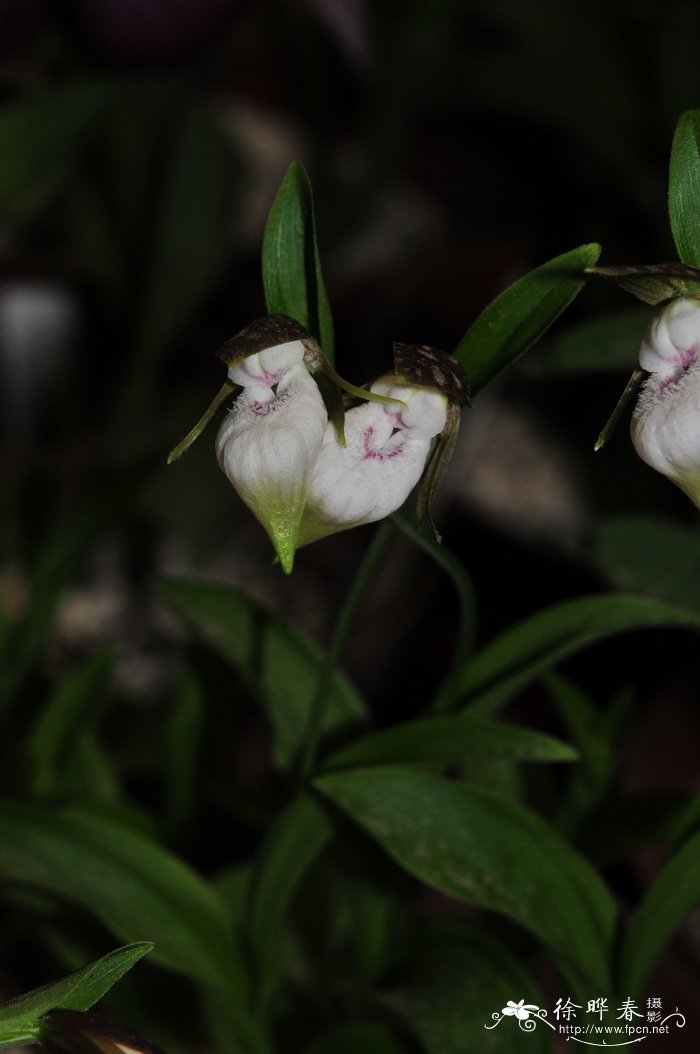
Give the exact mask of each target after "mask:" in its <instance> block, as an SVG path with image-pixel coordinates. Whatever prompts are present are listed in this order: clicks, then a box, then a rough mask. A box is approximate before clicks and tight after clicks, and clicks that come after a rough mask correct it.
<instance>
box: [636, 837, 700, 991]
mask: <svg viewBox="0 0 700 1054" xmlns="http://www.w3.org/2000/svg"><path fill="white" fill-rule="evenodd" d="M699 901H700V831H696V832H695V834H693V835H692V836H691V837H690V838H689V839H688V841H687V842H686V843H685V844H684V845H683V846H681V848H680V849H679V850H678V851H677V852H675V853H674V854H673V856H672V857H671V858H670V859H669V860H668V861H667V862H666V863H665V864H664V866H663V867H662V869H661V871H660V872H659V873H658V875H657V876H656V878H655V880H654V883H653V885H652V886H651V888H650V889H649V891H648V893H647V895H646V896H645V898H644V900H643V901H642V903H641V904H640V906H639V907H638V908H637V911H636V912H635V914H634V916H633V918H632V921H631V923H630V926H629V929H628V931H627V936H626V938H625V940H624V942H623V945H622V950H621V955H620V982H621V983H620V990H621V991H623V990H624V991H625V992H629V993H631V994H634V995H641V993H642V986H643V985H644V982H645V981H646V980H647V978H648V976H649V973H650V972H651V970H652V968H653V966H654V964H655V963H656V961H657V959H658V958H659V956H660V955H661V953H662V951H663V949H664V948H665V946H666V944H667V943H668V941H669V940H670V939H671V937H672V936H673V934H674V933H675V932H676V930H677V929H678V927H679V926H680V925H681V923H682V922H683V920H684V919H685V918H686V916H687V915H688V913H689V912H690V911H691V910H692V908H694V907H695V905H696V904H697V903H698V902H699Z"/></svg>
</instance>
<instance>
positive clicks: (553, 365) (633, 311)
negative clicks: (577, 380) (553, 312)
mask: <svg viewBox="0 0 700 1054" xmlns="http://www.w3.org/2000/svg"><path fill="white" fill-rule="evenodd" d="M653 317H654V312H652V311H650V310H649V308H647V307H631V308H627V309H626V310H624V311H609V312H605V313H604V314H600V315H595V316H594V317H593V318H590V319H586V320H584V321H583V322H580V323H579V324H578V325H576V326H570V327H569V328H568V329H565V330H564V332H563V333H561V334H559V335H558V336H555V337H554V338H552V339H551V340H548V341H547V342H546V343H545V344H543V345H542V347H540V348H539V349H538V352H537V355H534V356H533V357H532V358H531V359H530V361H529V363H528V366H527V374H528V376H532V377H560V376H562V377H563V376H569V375H572V374H588V373H617V372H620V373H623V372H625V371H627V372H629V371H630V370H631V369H632V368H633V367H634V366H635V365H636V361H637V355H638V354H639V345H640V344H641V342H642V337H643V336H644V333H645V331H646V329H647V327H648V326H649V323H650V322H651V320H652V318H653Z"/></svg>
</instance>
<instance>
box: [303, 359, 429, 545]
mask: <svg viewBox="0 0 700 1054" xmlns="http://www.w3.org/2000/svg"><path fill="white" fill-rule="evenodd" d="M371 391H372V392H373V393H375V394H377V395H383V396H386V397H389V398H391V399H399V400H401V401H402V402H403V403H405V408H404V407H401V406H398V405H397V404H382V403H374V402H369V403H364V404H363V405H361V406H357V407H355V408H354V409H352V410H349V411H348V413H347V414H346V415H345V439H346V445H345V446H343V445H341V443H340V442H339V441H338V437H337V435H336V433H335V430H334V429H333V428H332V426H330V425H328V426H327V427H326V430H325V435H324V437H323V445H322V446H321V450H320V452H319V455H318V458H317V460H316V464H315V466H314V470H313V473H312V475H311V479H310V483H309V490H308V498H307V504H306V509H305V511H304V518H303V523H302V527H301V531H300V544H301V545H307V544H308V543H309V542H313V541H316V540H317V539H319V538H324V537H325V536H326V535H329V534H334V533H336V532H338V531H344V530H347V529H349V528H350V527H358V526H360V525H361V524H364V523H372V522H374V521H375V520H381V519H383V518H384V517H385V516H388V515H389V514H390V513H392V512H395V511H396V509H398V508H400V506H401V505H403V503H404V501H405V500H406V498H407V497H408V495H409V494H410V493H411V491H412V490H413V488H414V487H415V485H416V483H418V481H419V479H420V478H421V475H422V474H423V470H424V469H425V466H426V462H427V460H428V455H429V454H430V449H431V445H432V439H433V437H434V436H436V435H438V434H439V433H440V432H441V431H442V430H443V428H444V427H445V422H446V420H447V402H448V400H447V396H446V395H443V393H442V392H439V391H437V390H435V389H432V388H422V387H417V386H414V385H409V384H403V383H399V382H397V379H396V378H395V377H393V376H389V377H383V378H381V379H380V380H378V381H375V383H374V384H373V385H372V387H371Z"/></svg>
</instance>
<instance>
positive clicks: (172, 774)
mask: <svg viewBox="0 0 700 1054" xmlns="http://www.w3.org/2000/svg"><path fill="white" fill-rule="evenodd" d="M203 718H204V701H203V699H202V690H201V687H200V684H199V681H198V680H197V679H196V677H195V676H194V675H193V674H192V673H191V672H190V671H185V673H184V674H183V675H182V677H181V678H180V681H179V683H178V686H177V691H176V693H175V699H174V700H173V712H172V715H171V717H170V720H169V722H168V725H167V727H166V730H165V741H164V747H165V766H164V768H165V819H166V827H167V830H168V831H169V832H170V833H173V832H177V831H180V830H182V828H183V827H185V826H186V825H187V823H188V822H189V821H190V820H191V818H192V815H193V813H194V809H195V803H196V800H197V776H198V769H199V753H200V747H201V741H202V723H203Z"/></svg>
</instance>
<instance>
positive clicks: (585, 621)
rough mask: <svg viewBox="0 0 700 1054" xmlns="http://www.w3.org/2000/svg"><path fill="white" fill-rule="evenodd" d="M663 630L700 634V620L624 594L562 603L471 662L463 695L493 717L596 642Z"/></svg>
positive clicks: (474, 707)
mask: <svg viewBox="0 0 700 1054" xmlns="http://www.w3.org/2000/svg"><path fill="white" fill-rule="evenodd" d="M661 626H675V627H678V628H684V629H692V630H695V631H697V630H699V629H700V615H698V614H697V613H696V612H694V611H692V610H690V609H688V608H682V607H677V606H675V605H672V604H665V603H662V602H661V601H656V600H652V599H650V598H647V597H637V596H633V595H626V594H623V593H621V594H617V595H616V594H611V595H603V596H593V597H584V598H583V599H580V600H571V601H567V602H566V603H564V604H557V605H555V606H554V607H551V608H547V609H546V610H544V611H540V612H538V613H537V614H536V615H532V616H531V617H530V618H528V619H525V620H524V621H523V622H521V623H519V624H518V625H516V626H514V627H513V628H512V629H509V630H506V632H505V633H503V634H502V635H501V636H500V637H498V638H497V639H496V640H495V641H493V642H492V643H491V644H489V645H487V646H486V647H485V648H483V649H482V651H481V652H479V654H478V655H476V656H475V657H474V658H473V659H472V660H471V661H470V662H468V663H467V665H466V666H465V668H464V670H463V672H462V677H461V679H460V682H459V692H460V695H461V697H462V698H463V700H464V701H465V704H466V705H467V706H468V707H469V711H470V712H471V713H479V714H489V713H492V712H493V711H494V710H497V709H498V708H499V707H501V706H503V705H504V704H505V703H506V702H508V701H509V700H510V699H511V698H512V697H513V696H514V695H515V694H516V693H517V692H519V691H522V689H523V688H525V687H526V686H527V685H528V684H530V683H531V682H532V681H533V680H535V679H536V678H537V677H539V676H540V675H541V674H543V673H546V672H547V671H548V670H551V669H552V668H553V667H554V666H555V665H557V664H558V663H560V662H563V660H564V659H566V658H568V657H569V656H570V655H574V654H575V653H576V652H578V651H582V650H583V649H584V648H588V647H590V646H591V645H592V644H595V643H596V642H597V641H600V640H605V639H606V638H609V637H613V636H615V635H617V634H618V633H626V632H629V631H630V630H640V629H651V628H654V627H661Z"/></svg>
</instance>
